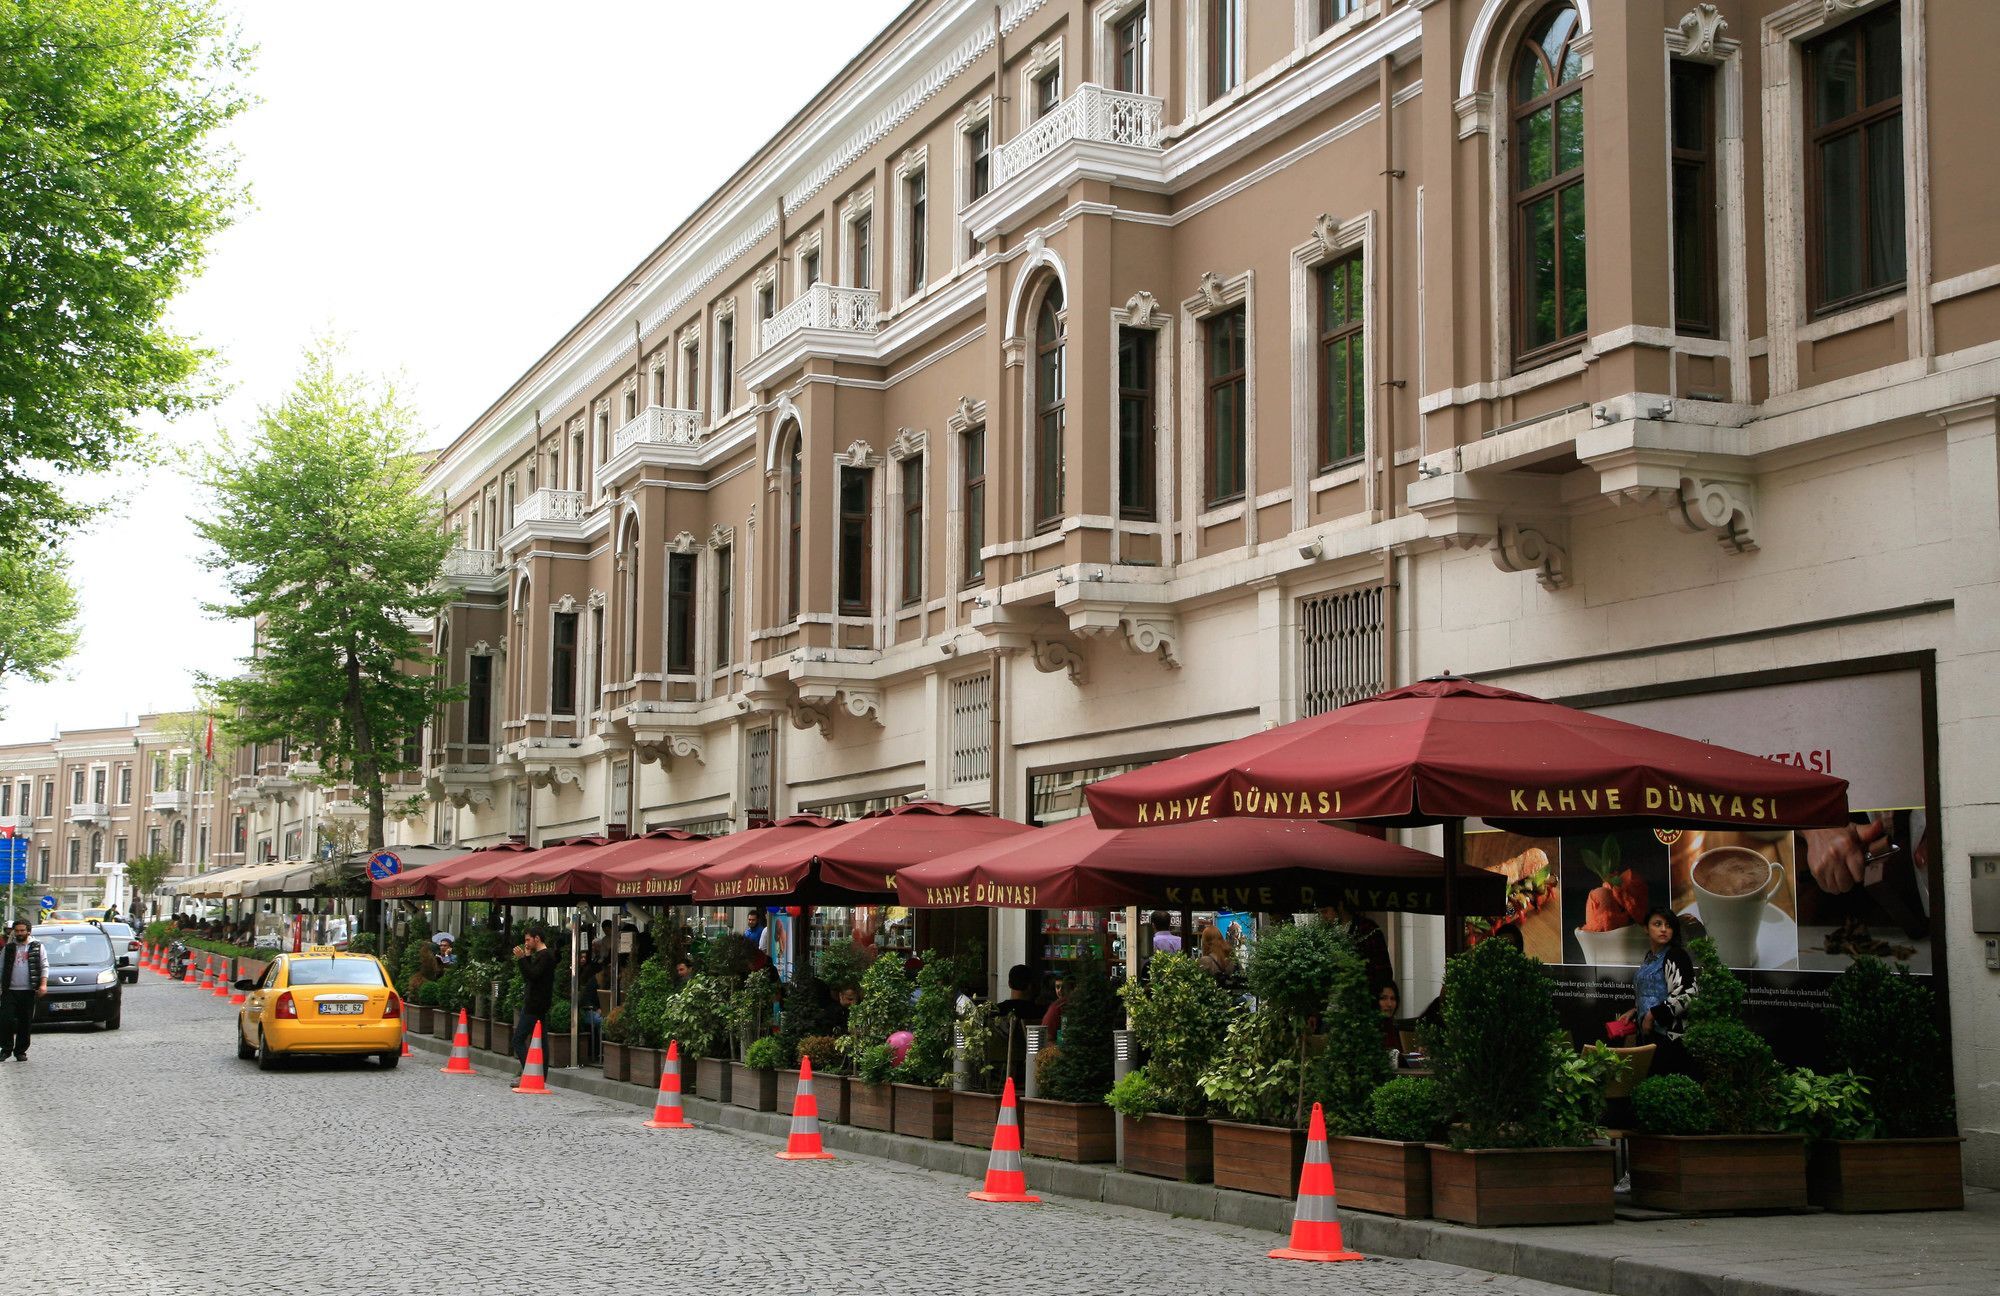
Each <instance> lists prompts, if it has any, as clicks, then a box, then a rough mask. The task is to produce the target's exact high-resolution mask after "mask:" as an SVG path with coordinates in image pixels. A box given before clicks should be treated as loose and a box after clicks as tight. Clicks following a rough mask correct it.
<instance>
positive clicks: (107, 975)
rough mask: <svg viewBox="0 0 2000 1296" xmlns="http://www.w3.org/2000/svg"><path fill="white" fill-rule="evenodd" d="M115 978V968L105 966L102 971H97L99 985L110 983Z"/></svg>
mask: <svg viewBox="0 0 2000 1296" xmlns="http://www.w3.org/2000/svg"><path fill="white" fill-rule="evenodd" d="M117 979H118V969H117V968H106V969H104V970H103V971H102V972H99V973H98V974H97V984H99V985H110V984H111V983H112V982H113V981H116V980H117Z"/></svg>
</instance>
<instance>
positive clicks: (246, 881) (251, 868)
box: [214, 860, 297, 900]
mask: <svg viewBox="0 0 2000 1296" xmlns="http://www.w3.org/2000/svg"><path fill="white" fill-rule="evenodd" d="M296 867H297V865H296V864H293V863H285V862H279V861H276V860H265V861H263V862H262V863H257V864H246V865H244V866H243V867H241V868H236V869H231V870H230V875H229V876H228V877H226V878H224V879H222V880H221V881H220V882H219V883H217V884H216V890H215V892H214V894H215V895H216V896H218V897H220V898H221V899H224V900H230V899H235V898H237V897H239V896H245V895H250V894H253V893H252V892H251V890H250V888H251V887H254V886H255V885H257V883H259V882H261V881H263V880H264V879H266V878H268V877H271V876H272V875H273V874H276V873H288V872H290V871H291V870H292V869H294V868H296Z"/></svg>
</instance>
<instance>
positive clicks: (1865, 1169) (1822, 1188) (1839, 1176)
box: [1806, 1135, 1965, 1213]
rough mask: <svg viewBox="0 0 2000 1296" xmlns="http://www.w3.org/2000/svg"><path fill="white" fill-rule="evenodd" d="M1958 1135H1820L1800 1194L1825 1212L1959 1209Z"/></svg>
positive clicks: (1961, 1203) (1961, 1172) (1960, 1163)
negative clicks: (1851, 1137) (1937, 1136)
mask: <svg viewBox="0 0 2000 1296" xmlns="http://www.w3.org/2000/svg"><path fill="white" fill-rule="evenodd" d="M1964 1142H1965V1139H1964V1138H1963V1137H1961V1136H1959V1135H1953V1136H1951V1137H1949V1138H1908V1139H1826V1140H1824V1141H1822V1142H1821V1143H1819V1144H1818V1145H1817V1146H1816V1147H1814V1148H1813V1150H1812V1156H1811V1158H1810V1159H1809V1161H1808V1162H1807V1168H1806V1197H1807V1200H1809V1201H1811V1202H1812V1204H1813V1205H1815V1206H1824V1207H1826V1208H1827V1209H1828V1210H1830V1211H1841V1212H1844V1213H1850V1212H1855V1211H1913V1210H1964V1209H1965V1167H1964V1164H1963V1159H1962V1151H1963V1148H1962V1145H1963V1144H1964Z"/></svg>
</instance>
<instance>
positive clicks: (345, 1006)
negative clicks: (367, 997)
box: [319, 1003, 366, 1017]
mask: <svg viewBox="0 0 2000 1296" xmlns="http://www.w3.org/2000/svg"><path fill="white" fill-rule="evenodd" d="M365 1006H366V1005H363V1004H358V1003H323V1004H321V1005H320V1006H319V1010H320V1012H321V1013H322V1014H325V1015H327V1016H342V1015H345V1016H351V1017H359V1016H360V1015H361V1010H362V1008H363V1007H365Z"/></svg>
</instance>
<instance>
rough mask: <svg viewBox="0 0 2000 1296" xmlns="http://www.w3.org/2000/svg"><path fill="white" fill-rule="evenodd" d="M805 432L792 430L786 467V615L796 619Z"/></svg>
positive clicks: (802, 532)
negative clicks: (790, 452)
mask: <svg viewBox="0 0 2000 1296" xmlns="http://www.w3.org/2000/svg"><path fill="white" fill-rule="evenodd" d="M804 463H805V433H804V432H802V431H799V430H796V429H794V430H793V432H792V456H791V460H790V466H789V467H787V468H786V470H785V512H786V515H787V516H786V519H785V528H786V531H785V555H786V562H785V619H786V620H788V621H796V620H798V619H799V573H800V570H801V569H802V568H803V567H804V566H805V550H804V544H803V541H804V538H805V527H804V520H805V512H806V483H805V476H804V470H803V465H804Z"/></svg>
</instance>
